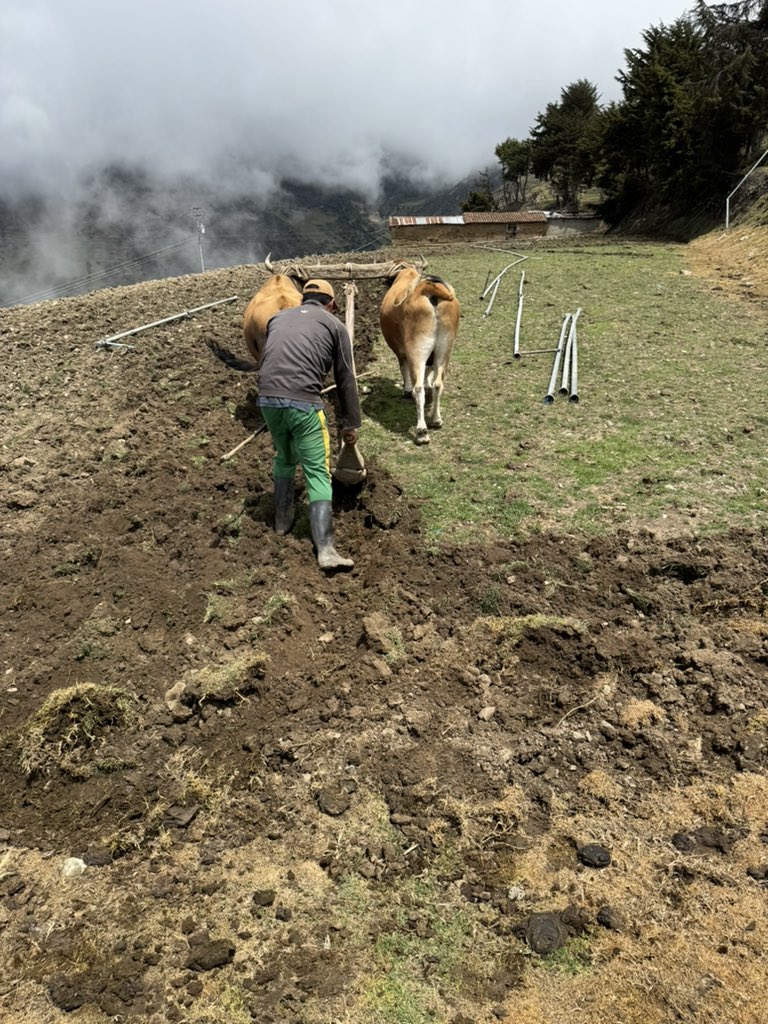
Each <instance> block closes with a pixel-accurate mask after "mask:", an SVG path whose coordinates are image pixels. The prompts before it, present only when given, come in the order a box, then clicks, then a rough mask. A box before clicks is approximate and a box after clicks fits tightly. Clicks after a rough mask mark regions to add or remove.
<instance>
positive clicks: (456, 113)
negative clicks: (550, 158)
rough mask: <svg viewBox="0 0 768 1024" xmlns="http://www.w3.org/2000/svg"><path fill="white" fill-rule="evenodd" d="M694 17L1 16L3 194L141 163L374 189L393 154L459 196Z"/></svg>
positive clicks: (308, 9)
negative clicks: (545, 116)
mask: <svg viewBox="0 0 768 1024" xmlns="http://www.w3.org/2000/svg"><path fill="white" fill-rule="evenodd" d="M691 6H692V0H691V3H687V2H685V0H581V2H580V3H575V2H574V0H542V2H539V3H525V4H523V3H520V2H518V0H439V2H438V0H386V2H373V0H320V2H316V3H309V2H307V0H291V2H281V0H270V2H267V3H264V2H260V0H199V2H198V3H193V2H190V0H119V2H117V0H2V5H1V6H0V174H2V179H0V193H2V192H3V191H4V190H8V189H10V188H12V187H13V185H14V183H16V182H18V180H19V178H22V179H24V180H25V181H26V182H27V183H49V184H51V185H53V186H56V187H59V188H63V187H66V183H67V182H68V181H69V180H70V175H78V174H79V173H80V172H81V171H82V170H83V169H86V168H88V167H90V166H93V165H94V164H99V163H101V162H103V161H105V160H114V159H128V160H131V161H136V162H139V163H141V164H143V165H146V166H148V167H149V168H151V169H153V170H155V171H158V172H162V173H167V174H171V175H173V174H175V173H176V172H192V173H198V174H204V175H206V176H207V177H209V178H212V179H213V180H214V181H215V182H216V183H217V187H220V188H221V189H225V188H226V187H227V185H231V186H232V188H233V190H235V191H237V190H238V189H240V187H241V186H242V185H243V184H247V185H248V186H249V187H250V188H251V189H254V190H255V189H259V188H263V189H264V190H266V189H268V187H269V184H270V182H271V180H272V175H273V173H274V172H275V170H276V169H279V170H280V171H283V170H285V169H286V168H288V169H290V170H291V171H292V172H294V173H296V174H297V175H299V176H301V177H305V178H306V179H307V180H315V181H329V182H334V183H343V184H349V185H353V186H359V187H361V188H364V189H367V190H369V191H370V190H373V189H375V186H376V182H377V181H378V176H379V169H380V161H381V157H382V153H383V152H384V151H392V150H396V151H398V152H400V153H402V154H403V155H404V157H408V158H409V159H411V160H413V161H416V162H418V163H419V164H420V165H421V166H422V167H423V168H424V170H425V172H431V173H433V174H434V175H435V176H436V177H438V178H441V179H444V180H447V181H455V180H458V179H460V178H461V177H463V176H464V175H465V174H466V173H468V172H470V171H472V170H474V169H476V168H478V167H482V166H484V165H489V164H490V165H493V164H494V163H495V156H494V152H493V151H494V147H495V146H496V144H497V143H498V142H500V141H502V140H503V139H505V138H507V137H510V136H511V137H514V138H525V137H526V136H527V135H528V133H529V130H530V128H531V127H532V125H533V123H534V121H535V118H536V115H537V114H538V113H539V112H540V111H542V110H543V109H544V108H545V106H546V104H547V103H548V102H552V101H557V100H558V99H559V96H560V91H561V89H562V88H563V87H564V86H566V85H568V84H569V83H571V82H574V81H576V80H577V79H580V78H586V79H588V80H589V81H591V82H593V83H594V84H595V85H596V86H597V89H598V91H599V93H600V96H601V99H602V101H608V100H611V99H618V98H619V97H620V89H619V86H618V84H617V83H616V80H615V78H616V74H617V72H618V71H619V70H620V69H621V68H622V67H624V49H625V48H631V47H635V46H639V45H641V44H642V37H641V34H642V32H643V30H645V29H646V28H648V27H649V26H651V25H658V24H660V23H664V24H670V23H671V22H672V21H674V20H675V19H676V18H678V17H680V16H681V15H682V14H684V13H685V12H686V11H688V10H690V8H691Z"/></svg>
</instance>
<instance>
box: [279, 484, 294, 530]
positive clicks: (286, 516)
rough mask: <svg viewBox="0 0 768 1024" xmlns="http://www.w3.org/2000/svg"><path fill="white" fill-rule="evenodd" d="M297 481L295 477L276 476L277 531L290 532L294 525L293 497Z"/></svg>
mask: <svg viewBox="0 0 768 1024" xmlns="http://www.w3.org/2000/svg"><path fill="white" fill-rule="evenodd" d="M295 491H296V481H295V479H294V478H293V477H287V476H276V477H275V533H280V534H283V533H288V532H289V531H290V529H291V527H292V526H293V498H294V493H295Z"/></svg>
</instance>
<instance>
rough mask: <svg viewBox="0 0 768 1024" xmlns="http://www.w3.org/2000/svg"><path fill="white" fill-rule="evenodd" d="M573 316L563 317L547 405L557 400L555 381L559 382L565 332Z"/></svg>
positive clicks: (546, 398) (570, 314)
mask: <svg viewBox="0 0 768 1024" xmlns="http://www.w3.org/2000/svg"><path fill="white" fill-rule="evenodd" d="M572 316H573V313H566V314H565V316H564V317H563V325H562V327H561V328H560V340H559V341H558V343H557V348H556V349H555V358H554V359H553V360H552V376H551V377H550V378H549V388H548V389H547V393H546V395H545V396H544V401H545V403H546V404H547V405H550V404H551V403H552V402H554V400H555V381H556V380H557V371H558V370H559V369H560V357H561V356H562V354H563V341H564V340H565V332H566V329H567V327H568V323H569V321H570V319H571V317H572Z"/></svg>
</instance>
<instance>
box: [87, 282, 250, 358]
mask: <svg viewBox="0 0 768 1024" xmlns="http://www.w3.org/2000/svg"><path fill="white" fill-rule="evenodd" d="M236 298H237V296H236V295H230V297H229V298H228V299H218V300H217V301H216V302H208V303H206V304H205V305H204V306H195V308H194V309H185V310H184V312H183V313H174V315H173V316H166V317H164V318H163V319H162V320H155V321H153V322H152V323H151V324H143V325H142V326H141V327H132V328H131V330H130V331H122V332H121V333H120V334H111V335H110V336H109V337H108V338H102V339H101V341H97V342H96V346H95V347H96V348H103V347H105V346H107V345H111V344H113V343H114V342H116V341H119V339H120V338H127V337H129V336H130V335H131V334H138V333H139V332H140V331H148V330H149V328H150V327H159V326H160V325H161V324H168V323H170V322H171V320H181V318H182V317H185V316H192V314H193V313H199V312H200V310H201V309H212V308H213V307H214V306H221V305H222V303H224V302H234V301H235V299H236Z"/></svg>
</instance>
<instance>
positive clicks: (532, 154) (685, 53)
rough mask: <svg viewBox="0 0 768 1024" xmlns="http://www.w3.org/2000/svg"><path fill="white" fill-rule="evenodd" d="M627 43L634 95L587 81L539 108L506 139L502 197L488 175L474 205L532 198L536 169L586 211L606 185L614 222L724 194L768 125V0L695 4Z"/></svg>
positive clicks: (570, 205) (565, 201)
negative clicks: (612, 98)
mask: <svg viewBox="0 0 768 1024" xmlns="http://www.w3.org/2000/svg"><path fill="white" fill-rule="evenodd" d="M642 39H643V45H642V46H640V47H638V48H637V49H627V50H625V51H624V56H625V60H626V66H625V68H624V69H623V70H621V71H619V73H618V75H617V81H618V82H619V83H620V85H621V89H622V93H623V98H622V99H621V100H619V101H617V102H611V103H608V104H605V105H601V103H600V97H599V94H598V91H597V88H596V87H595V85H593V84H592V83H591V82H589V81H588V80H587V79H580V80H579V81H577V82H573V83H571V84H570V85H568V86H566V87H565V88H563V89H562V91H561V93H560V99H559V100H558V101H557V102H553V103H548V104H547V107H546V109H545V110H544V111H543V112H541V113H539V114H538V116H537V118H536V122H535V124H534V126H533V128H532V129H531V133H530V136H529V138H527V139H513V138H508V139H506V140H504V141H503V142H500V143H499V144H498V146H496V149H495V155H496V158H497V159H498V161H499V165H500V168H501V177H502V196H501V200H500V202H499V199H497V197H496V196H495V195H494V194H493V193H492V192H491V190H490V189H489V188H487V187H484V185H487V179H486V182H485V183H483V182H481V184H480V187H479V188H478V189H477V190H476V191H475V192H473V193H471V195H470V196H469V198H468V200H467V201H466V202H465V203H464V204H463V208H464V209H466V210H469V209H474V210H477V209H496V208H498V206H499V205H503V206H507V207H511V206H520V205H522V204H523V203H524V202H525V199H526V190H527V187H528V181H529V178H530V177H531V176H534V177H535V178H537V179H540V180H544V181H547V182H548V183H549V184H550V187H551V189H552V191H553V193H554V196H555V199H556V203H557V205H558V206H559V207H560V208H561V209H564V210H576V209H578V206H579V200H580V197H581V195H582V194H583V193H584V191H585V190H586V189H588V188H591V187H593V186H596V187H597V188H599V189H600V191H601V193H602V196H603V201H602V203H601V204H600V211H601V213H602V214H603V216H604V217H605V218H606V219H607V220H608V221H609V222H611V223H617V222H618V221H620V220H622V218H624V217H625V216H627V215H629V214H630V213H636V212H637V211H639V210H642V209H644V208H653V209H654V210H656V211H659V210H665V211H668V213H669V214H670V215H672V216H675V215H682V214H684V213H686V212H689V211H691V210H692V209H699V210H704V209H706V208H707V207H708V206H709V207H711V206H712V205H713V203H718V204H721V203H722V197H723V196H724V195H725V194H727V193H728V192H729V191H730V189H731V188H733V187H734V184H736V183H737V182H738V180H739V179H740V177H741V176H742V175H743V173H744V167H745V164H747V163H748V162H749V161H750V160H754V159H756V158H757V157H759V156H760V153H761V152H762V150H760V147H761V146H762V147H763V148H765V145H764V144H765V143H766V132H768V0H738V2H735V3H722V4H716V5H713V6H708V5H707V4H706V3H705V0H696V3H695V7H694V8H693V9H692V10H691V11H690V12H689V13H687V14H686V15H684V16H683V17H681V18H679V19H677V20H676V21H674V22H673V23H672V24H670V25H666V26H665V25H660V26H658V27H652V28H649V29H647V30H646V31H645V32H644V33H643V35H642Z"/></svg>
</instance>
